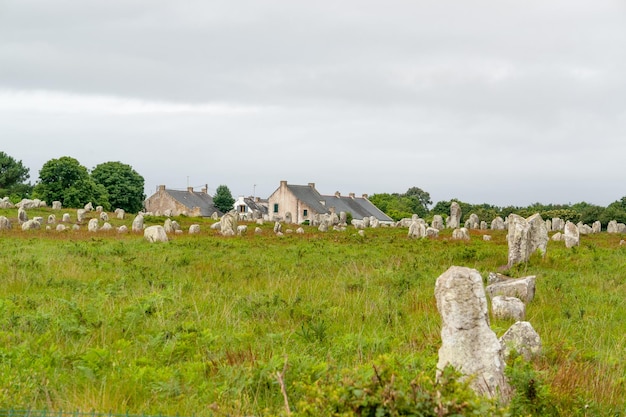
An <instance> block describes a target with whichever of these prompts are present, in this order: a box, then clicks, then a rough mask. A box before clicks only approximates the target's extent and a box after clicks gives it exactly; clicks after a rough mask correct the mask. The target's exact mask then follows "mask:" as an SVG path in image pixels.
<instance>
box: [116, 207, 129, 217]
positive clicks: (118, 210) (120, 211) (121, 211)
mask: <svg viewBox="0 0 626 417" xmlns="http://www.w3.org/2000/svg"><path fill="white" fill-rule="evenodd" d="M125 216H126V212H125V211H124V209H121V208H116V209H115V217H116V218H117V219H118V220H124V217H125Z"/></svg>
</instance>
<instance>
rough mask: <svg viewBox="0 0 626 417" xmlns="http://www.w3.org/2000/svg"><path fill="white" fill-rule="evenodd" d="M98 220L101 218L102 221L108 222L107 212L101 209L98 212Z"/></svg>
mask: <svg viewBox="0 0 626 417" xmlns="http://www.w3.org/2000/svg"><path fill="white" fill-rule="evenodd" d="M100 220H102V221H103V222H108V221H109V214H108V213H107V212H106V211H101V212H100Z"/></svg>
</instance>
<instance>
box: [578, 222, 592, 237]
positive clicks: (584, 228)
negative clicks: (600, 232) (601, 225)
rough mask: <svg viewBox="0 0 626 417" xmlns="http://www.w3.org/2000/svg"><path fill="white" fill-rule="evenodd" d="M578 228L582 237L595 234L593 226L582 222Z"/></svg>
mask: <svg viewBox="0 0 626 417" xmlns="http://www.w3.org/2000/svg"><path fill="white" fill-rule="evenodd" d="M576 228H577V229H578V233H579V234H581V235H590V234H591V233H592V232H593V229H592V228H591V226H589V225H587V224H583V223H582V222H578V224H577V225H576Z"/></svg>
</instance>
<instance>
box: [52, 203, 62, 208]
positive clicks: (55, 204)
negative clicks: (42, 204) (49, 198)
mask: <svg viewBox="0 0 626 417" xmlns="http://www.w3.org/2000/svg"><path fill="white" fill-rule="evenodd" d="M61 208H63V204H61V202H60V201H53V202H52V210H61Z"/></svg>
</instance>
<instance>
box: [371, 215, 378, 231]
mask: <svg viewBox="0 0 626 417" xmlns="http://www.w3.org/2000/svg"><path fill="white" fill-rule="evenodd" d="M370 227H371V228H372V229H377V228H378V227H380V220H378V219H377V218H376V217H374V216H371V217H370Z"/></svg>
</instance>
